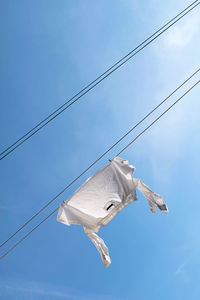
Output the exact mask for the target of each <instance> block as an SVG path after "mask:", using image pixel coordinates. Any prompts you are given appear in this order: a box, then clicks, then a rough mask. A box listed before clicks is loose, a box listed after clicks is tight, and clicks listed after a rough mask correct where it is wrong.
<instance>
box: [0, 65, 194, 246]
mask: <svg viewBox="0 0 200 300" xmlns="http://www.w3.org/2000/svg"><path fill="white" fill-rule="evenodd" d="M199 71H200V68H198V69H197V70H196V71H195V72H194V73H193V74H192V75H190V76H189V77H188V78H187V79H186V80H185V81H184V82H182V83H181V85H179V86H178V87H177V88H176V89H175V90H173V92H172V93H170V94H169V95H168V96H167V97H166V98H165V99H164V100H163V101H161V102H160V103H159V104H158V105H157V106H155V107H154V108H153V109H152V110H151V111H150V112H149V113H148V114H146V115H145V116H144V117H143V118H142V119H141V120H140V121H139V122H138V123H137V124H136V125H134V126H133V127H132V128H131V129H130V130H129V131H128V132H127V133H125V134H124V135H123V136H122V137H121V138H120V139H119V140H118V141H117V142H115V143H114V144H113V145H112V146H111V147H110V148H108V149H107V150H106V151H105V152H104V153H103V154H102V155H101V156H100V157H99V158H97V159H96V160H95V161H94V162H93V163H92V164H91V165H89V167H87V168H86V169H85V170H84V171H83V172H82V173H81V174H80V175H79V176H77V177H76V178H75V179H74V180H73V181H72V182H71V183H70V184H68V185H67V186H66V187H65V188H64V189H63V190H62V191H61V192H60V193H59V194H57V195H56V196H55V197H54V198H53V199H52V200H50V201H49V202H48V203H47V204H45V205H44V206H43V207H42V208H41V209H40V210H39V211H38V212H37V213H35V214H34V215H33V216H32V217H31V218H30V219H29V220H28V221H27V222H25V223H24V224H23V225H22V226H21V227H20V228H19V229H18V230H17V231H16V232H15V233H14V234H12V235H11V236H10V237H9V238H8V239H7V240H6V241H5V242H4V243H2V244H1V245H0V248H1V247H2V246H4V245H5V244H6V243H7V242H8V241H9V240H11V239H12V238H13V237H14V236H15V235H16V234H17V233H18V232H19V231H21V230H22V229H23V228H24V227H25V226H26V225H28V224H29V223H30V222H31V221H32V220H33V219H34V218H35V217H37V216H38V215H39V214H40V213H41V212H42V211H43V210H44V209H45V208H47V207H48V206H49V205H50V204H51V203H52V202H54V201H55V200H56V199H57V198H58V197H59V196H60V195H61V194H62V193H63V192H64V191H66V190H67V189H68V188H69V187H70V186H71V185H72V184H73V183H75V182H76V181H77V180H78V179H79V178H80V177H81V176H82V175H84V174H85V173H86V172H87V171H88V170H89V169H90V168H91V167H92V166H94V165H95V164H96V163H97V162H98V161H99V160H100V159H101V158H103V157H104V156H105V155H106V154H107V153H108V152H109V151H110V150H112V149H113V148H114V147H115V146H116V145H117V144H119V143H120V142H121V141H122V140H123V139H124V138H125V137H126V136H128V135H129V134H130V133H131V132H132V131H133V130H134V129H135V128H136V127H137V126H139V125H140V124H141V123H142V122H143V121H144V120H145V119H147V118H148V117H149V116H150V115H151V114H152V113H153V112H154V111H155V110H157V109H158V108H159V107H160V106H161V105H162V104H163V103H164V102H166V101H167V100H168V99H169V98H170V97H171V96H172V95H173V94H174V93H176V92H177V91H178V90H179V89H180V88H181V87H182V86H183V85H184V84H186V83H187V82H188V81H189V80H190V79H191V78H192V77H193V76H195V75H196V74H197V73H198V72H199ZM184 95H185V94H184ZM180 99H181V98H179V100H180ZM179 100H178V101H179ZM173 105H174V104H173ZM170 108H171V107H170ZM170 108H169V109H170ZM169 109H168V110H169ZM168 110H167V111H168ZM163 114H164V113H163ZM163 114H162V115H163ZM162 115H161V116H162ZM159 118H160V117H159ZM159 118H158V119H159ZM155 122H156V121H154V122H153V123H152V125H153V124H154V123H155ZM152 125H151V126H152ZM149 127H150V126H149ZM149 127H148V128H149ZM146 130H147V129H145V130H144V131H146ZM140 135H141V134H140ZM140 135H139V136H140ZM139 136H138V137H139ZM138 137H136V138H135V140H136V139H137V138H138ZM131 143H133V141H132V142H131ZM124 150H125V148H124ZM124 150H122V151H124ZM122 151H121V152H122ZM121 152H120V153H121ZM120 153H118V154H117V156H118V155H119V154H120Z"/></svg>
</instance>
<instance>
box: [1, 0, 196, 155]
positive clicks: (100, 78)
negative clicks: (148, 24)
mask: <svg viewBox="0 0 200 300" xmlns="http://www.w3.org/2000/svg"><path fill="white" fill-rule="evenodd" d="M195 3H196V4H195ZM194 4H195V5H194ZM199 4H200V3H199V0H196V1H194V2H193V3H191V4H190V5H189V6H188V7H186V8H185V9H184V10H183V11H181V12H180V13H179V14H178V15H176V16H175V17H174V18H172V19H171V20H170V21H168V22H167V23H166V24H165V25H163V26H162V27H161V28H160V29H158V30H157V31H156V32H155V33H153V34H152V35H151V36H149V37H148V38H147V39H146V40H145V41H143V42H142V43H141V44H139V45H138V46H137V47H136V48H134V49H133V50H132V51H130V52H129V53H128V54H127V55H125V56H124V57H123V58H122V59H120V60H119V61H118V62H116V63H115V64H114V65H113V66H111V67H110V68H109V69H107V70H106V71H105V72H104V73H102V74H101V75H100V76H98V77H97V78H96V79H95V80H94V81H92V82H91V83H90V84H88V85H87V86H86V87H85V88H83V89H82V90H81V91H80V92H78V93H77V94H76V95H75V96H73V97H72V98H71V99H69V100H68V101H67V102H65V103H64V104H63V105H62V106H60V107H59V108H58V109H56V110H55V111H54V112H53V113H51V114H50V115H49V116H47V117H46V118H45V119H44V120H42V121H41V122H40V123H38V124H37V125H36V126H35V127H33V128H32V129H31V130H29V131H28V132H27V133H26V134H24V135H23V136H22V137H21V138H19V139H18V140H17V141H16V142H14V143H13V144H12V145H11V146H9V147H8V148H7V149H5V150H4V151H3V152H1V153H0V156H1V157H0V160H2V159H3V158H5V157H6V156H7V155H9V154H10V153H11V152H13V151H14V150H15V149H16V148H18V147H19V146H20V145H22V144H23V143H24V142H25V141H27V140H28V139H29V138H31V137H32V136H33V135H34V134H36V133H37V132H38V131H39V130H40V129H42V128H43V127H44V126H46V125H47V124H48V123H50V122H51V121H52V120H54V119H55V118H56V117H57V116H59V115H60V114H61V113H62V112H64V111H65V110H66V109H67V108H69V107H70V106H71V105H72V104H74V103H75V102H76V101H78V100H79V99H80V98H82V97H83V96H84V95H85V94H87V93H88V92H89V91H90V90H91V89H93V88H94V87H95V86H97V85H98V84H99V83H101V82H102V81H103V80H104V79H106V78H107V77H108V76H110V75H111V74H112V73H113V72H114V71H116V70H117V69H119V68H120V67H121V66H122V65H124V64H125V63H126V62H127V61H129V60H130V59H131V58H132V57H134V56H135V55H136V54H137V53H139V52H140V51H141V50H143V49H144V48H145V47H147V46H148V45H149V44H150V43H152V42H153V41H154V40H155V39H157V38H158V37H159V36H160V35H162V34H163V33H164V32H165V31H166V30H168V29H169V28H170V27H171V26H173V25H174V24H175V23H177V22H178V21H179V20H180V19H182V18H183V17H184V16H185V15H187V14H188V13H189V12H190V11H192V10H193V9H194V8H195V7H197V6H198V5H199ZM177 18H178V19H177ZM175 19H176V20H175ZM174 20H175V21H174ZM173 21H174V22H173ZM171 22H173V23H171ZM170 23H171V24H170ZM169 24H170V25H169ZM167 25H169V26H167ZM166 26H167V27H166ZM165 27H166V28H165ZM164 28H165V29H164ZM162 29H163V30H162ZM161 30H162V31H161ZM160 31H161V32H160ZM158 32H160V33H158ZM157 33H158V34H157ZM142 45H143V46H142ZM141 46H142V47H141ZM140 47H141V48H140ZM139 48H140V49H139ZM137 49H138V50H137ZM136 50H137V51H136ZM135 51H136V52H135ZM133 52H135V53H133ZM104 75H105V76H104ZM72 100H73V101H72ZM66 105H67V106H66ZM65 106H66V107H65ZM43 123H44V124H43ZM40 125H41V126H40ZM35 129H36V130H35ZM20 141H21V142H20ZM19 142H20V143H19ZM15 145H16V146H15ZM14 146H15V147H14ZM11 148H12V149H11ZM8 150H9V151H8ZM3 154H4V155H3Z"/></svg>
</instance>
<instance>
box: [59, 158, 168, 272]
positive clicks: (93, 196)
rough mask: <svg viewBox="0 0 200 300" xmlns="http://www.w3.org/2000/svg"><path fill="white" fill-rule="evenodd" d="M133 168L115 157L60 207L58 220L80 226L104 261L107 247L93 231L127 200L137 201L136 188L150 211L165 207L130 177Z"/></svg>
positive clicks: (104, 261) (164, 209)
mask: <svg viewBox="0 0 200 300" xmlns="http://www.w3.org/2000/svg"><path fill="white" fill-rule="evenodd" d="M134 170H135V167H134V166H132V165H130V164H129V163H128V161H127V160H124V159H121V158H119V157H115V158H114V159H113V160H112V161H111V162H109V163H108V164H107V165H106V166H105V167H103V168H102V169H100V170H99V171H98V172H96V173H95V174H94V175H93V176H91V177H90V178H88V179H87V181H86V182H85V183H84V184H83V185H82V186H81V187H80V188H79V189H78V190H77V191H76V192H75V193H74V194H73V195H72V197H70V198H69V199H68V200H67V201H66V202H63V203H62V204H61V206H60V208H59V212H58V216H57V220H58V221H59V222H61V223H63V224H65V225H71V224H76V225H82V226H83V227H84V230H85V233H86V234H87V235H88V237H89V238H90V239H91V241H92V242H93V243H94V245H95V246H96V248H97V250H98V251H99V253H100V255H101V258H102V261H103V264H104V265H105V266H106V267H107V266H109V264H110V263H111V259H110V256H109V252H108V248H107V247H106V245H105V243H104V241H103V240H102V239H101V238H100V237H99V236H98V235H96V234H95V232H96V233H97V232H98V231H99V229H100V228H101V227H102V226H104V225H106V224H107V223H108V222H110V221H111V220H112V219H113V218H114V216H115V215H116V214H118V213H119V212H120V211H121V210H122V209H123V208H124V207H126V206H127V205H128V204H129V203H131V202H133V201H135V200H137V197H136V187H137V188H138V190H139V191H140V192H142V193H143V195H144V196H145V198H146V199H147V202H148V204H149V206H150V209H151V211H152V212H156V208H157V207H158V208H159V209H160V210H162V211H163V212H168V208H167V206H166V204H165V203H164V200H163V199H162V197H161V196H160V195H158V194H156V193H154V192H153V191H152V190H151V189H150V188H149V187H148V186H146V185H145V184H144V183H143V182H142V180H141V179H135V178H133V172H134Z"/></svg>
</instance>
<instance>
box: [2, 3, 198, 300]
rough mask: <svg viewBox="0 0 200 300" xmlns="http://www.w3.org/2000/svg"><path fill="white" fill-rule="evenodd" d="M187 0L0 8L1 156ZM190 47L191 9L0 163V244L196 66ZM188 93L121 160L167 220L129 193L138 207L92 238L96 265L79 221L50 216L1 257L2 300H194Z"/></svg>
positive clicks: (193, 116) (194, 200) (193, 126)
mask: <svg viewBox="0 0 200 300" xmlns="http://www.w3.org/2000/svg"><path fill="white" fill-rule="evenodd" d="M189 3H190V1H186V0H176V1H174V0H168V1H161V0H149V1H145V0H142V1H141V0H140V1H139V0H125V1H123V0H110V1H107V0H101V1H97V0H96V1H92V0H75V1H72V0H59V1H55V0H35V1H25V0H19V1H17V0H10V1H6V0H1V1H0V39H1V55H0V99H1V100H0V101H1V110H0V127H1V132H0V141H1V150H3V149H4V148H5V147H6V146H9V145H10V144H11V143H12V142H13V141H15V140H16V139H17V138H19V137H20V136H21V135H23V134H24V133H25V132H26V130H28V129H31V128H32V127H33V126H34V125H35V124H36V123H37V122H39V121H40V120H41V119H42V118H44V117H46V115H47V114H49V113H51V112H52V111H53V110H55V109H56V108H57V107H58V106H59V105H61V104H63V103H64V102H65V101H66V100H67V99H68V98H69V97H71V96H73V95H74V94H75V93H76V92H78V91H79V90H80V89H81V88H83V87H84V86H85V85H86V84H88V83H89V82H90V81H92V80H93V79H94V78H96V77H97V76H98V75H99V74H100V73H101V72H103V71H104V70H105V69H106V68H107V67H109V66H110V65H112V64H113V63H115V62H116V61H117V60H118V59H120V58H121V57H122V56H123V55H125V54H126V53H128V52H129V51H130V50H131V49H133V48H134V47H135V46H136V45H137V44H138V43H140V42H142V41H143V40H144V39H145V38H146V37H148V36H149V35H150V34H152V33H153V32H154V31H155V30H157V29H158V28H159V27H160V26H162V25H163V24H164V23H165V22H167V21H168V20H169V19H170V18H172V17H174V16H175V15H176V14H177V13H178V12H179V11H180V10H182V9H183V8H185V7H186V6H187V5H188V4H189ZM199 53H200V9H199V8H197V9H196V10H195V11H193V12H192V13H191V14H190V15H188V16H187V17H185V18H184V19H182V20H181V21H180V22H179V23H178V24H177V25H176V26H175V27H173V29H171V30H169V31H168V32H167V33H166V34H164V35H163V36H162V37H160V38H159V39H158V40H156V41H155V42H154V43H153V44H151V45H150V46H149V47H148V48H146V49H145V50H144V51H142V52H140V54H138V55H137V56H136V57H135V58H134V59H132V60H131V61H129V62H128V63H127V64H126V65H125V66H123V67H122V68H121V69H120V70H118V71H117V72H115V73H114V74H113V75H112V76H111V77H109V78H108V79H107V80H105V81H104V82H103V83H102V84H100V85H99V86H98V87H96V88H95V89H93V90H92V91H91V92H90V93H88V94H87V95H86V96H84V97H83V98H82V99H81V101H79V102H78V103H76V104H75V105H73V106H72V107H71V108H70V109H69V110H67V111H65V113H63V114H62V115H61V116H60V117H59V118H57V119H56V120H54V121H53V122H52V123H51V124H49V125H48V126H46V127H45V128H44V129H43V130H42V131H41V132H40V133H39V134H37V135H35V136H34V137H33V138H32V139H30V140H29V141H28V142H26V143H25V144H24V145H23V146H22V147H20V148H18V149H17V150H16V151H14V152H13V153H12V154H11V155H9V156H8V157H7V158H5V159H4V160H2V161H1V162H0V184H1V189H0V231H1V234H0V239H1V241H4V240H5V239H6V238H7V237H8V236H9V235H10V234H12V233H13V232H14V231H15V230H16V229H17V228H18V227H19V226H20V225H22V224H23V223H24V222H25V221H26V220H27V219H28V218H29V217H31V216H32V214H33V213H34V212H36V211H37V210H38V209H39V208H40V207H41V206H42V205H44V204H45V203H47V202H48V201H49V200H50V199H52V198H53V197H54V196H55V195H56V194H57V193H58V192H60V190H61V189H63V188H64V187H65V186H66V185H67V184H68V183H69V182H70V181H71V180H72V179H73V178H75V177H76V176H77V175H79V173H80V172H81V171H82V170H84V169H85V168H86V167H87V166H88V165H89V164H90V163H91V162H93V161H94V160H95V159H96V158H97V157H98V156H99V155H100V154H102V153H103V152H104V151H105V150H106V149H107V148H108V147H109V146H110V145H112V144H113V143H114V142H115V141H116V140H117V139H118V138H119V137H120V136H121V135H122V134H124V133H125V132H126V131H127V130H128V129H129V128H130V127H131V126H132V125H133V124H135V123H136V122H137V121H138V120H139V119H140V118H141V117H143V116H144V114H145V113H147V112H149V110H150V109H151V108H152V107H153V106H154V105H156V104H157V103H159V102H160V101H161V100H163V99H164V98H165V97H166V96H167V95H168V94H169V93H170V92H171V91H172V90H173V89H174V88H176V87H177V86H178V85H179V84H180V83H181V82H182V81H184V80H185V79H186V77H188V76H189V75H190V74H191V73H192V72H194V71H195V70H196V69H197V68H199ZM198 78H199V75H198V76H196V78H194V79H193V80H192V81H191V84H192V83H194V82H195V81H196V80H197V79H198ZM187 87H189V85H187ZM187 87H185V88H184V89H182V92H183V91H185V90H186V88H187ZM199 93H200V87H199V86H198V87H196V88H195V89H194V90H193V91H192V92H191V93H190V94H188V95H187V96H186V97H185V98H184V99H183V101H182V102H180V103H179V104H178V105H177V106H176V107H175V108H174V109H173V110H172V111H171V112H169V113H168V114H167V115H166V116H165V117H164V118H163V119H162V120H160V121H159V123H157V124H156V125H155V126H154V127H153V128H151V129H150V130H149V131H148V132H147V133H146V134H145V135H143V136H142V137H141V138H140V139H139V140H138V141H137V142H136V143H135V144H134V145H133V146H132V147H130V148H129V149H128V150H127V151H126V152H124V153H123V155H122V157H123V158H125V159H128V160H129V162H130V163H131V164H133V165H134V166H136V172H135V177H137V178H142V180H143V181H144V183H146V184H147V185H149V186H150V187H151V188H152V189H153V190H154V191H155V192H157V193H159V194H161V195H162V196H163V198H164V200H165V202H166V203H167V205H168V208H169V211H170V212H169V214H162V213H161V212H160V211H158V212H157V213H156V214H152V213H151V211H150V209H149V207H148V204H147V203H146V200H145V199H144V197H143V196H142V194H140V193H139V192H138V193H137V194H138V199H139V200H138V201H136V202H135V203H133V204H131V205H129V206H128V207H127V208H126V209H124V210H123V211H122V212H121V213H120V214H119V215H117V217H116V218H114V219H113V220H112V222H110V223H109V224H108V225H107V226H105V227H104V228H102V229H101V230H100V232H99V235H100V236H101V237H102V238H103V239H104V241H105V243H106V244H107V246H108V248H109V251H110V256H111V259H112V264H111V265H110V266H109V267H108V268H105V267H104V266H103V264H102V262H101V259H100V255H99V253H98V251H97V250H96V248H95V247H94V245H93V244H92V243H91V241H90V240H89V239H88V237H87V236H86V235H85V234H84V232H83V229H82V228H81V227H80V226H71V227H66V226H64V225H63V224H60V223H58V222H57V221H56V215H54V216H52V217H51V218H50V219H49V220H48V221H47V222H45V223H44V224H43V225H42V226H40V228H39V229H38V230H37V231H35V232H34V233H33V234H32V235H31V236H30V237H29V238H28V239H26V240H25V241H24V242H23V243H22V244H21V245H20V246H18V247H17V248H16V249H15V250H14V251H13V252H12V253H10V254H9V255H8V256H7V257H6V258H5V259H4V260H2V261H1V262H0V299H1V300H7V299H9V300H10V299H11V300H13V299H14V300H15V299H20V300H24V299H30V300H32V299H37V300H41V299H42V300H43V299H44V300H46V299H55V300H61V299H69V300H71V299H72V300H83V299H84V300H85V299H87V300H93V299H97V300H98V299H105V300H119V299H122V300H132V299H136V300H146V299H148V300H151V299H154V300H155V299H162V300H169V299H170V300H178V299H181V300H188V299H191V300H198V299H199V295H200V285H199V277H200V238H199V227H200V218H199V213H200V202H199V185H200V178H199V169H200V160H199V153H200V139H199V138H200V125H199V124H200V115H199V111H200V102H199V101H200V97H199ZM179 95H181V92H179V93H177V96H175V97H173V99H172V100H171V101H169V103H172V101H173V100H175V99H176V98H177V97H178V96H179ZM164 107H166V106H164ZM164 107H163V108H162V109H160V110H159V112H157V113H156V114H155V115H154V118H155V116H157V115H158V114H159V113H160V112H161V111H163V109H164ZM151 120H153V117H152V118H150V120H149V121H148V122H145V124H143V125H142V126H140V128H138V129H137V130H136V131H135V133H134V134H132V135H131V136H130V137H128V138H127V139H126V141H124V142H122V143H121V144H120V145H119V146H117V147H116V148H115V149H114V150H113V151H112V152H111V153H110V154H109V155H107V156H106V157H104V158H103V159H102V160H101V161H100V162H99V163H98V164H97V165H96V166H95V167H93V168H92V169H91V170H90V171H89V172H88V173H87V174H86V175H85V176H83V177H82V178H81V179H80V180H79V181H78V182H77V183H76V184H74V185H73V187H71V188H70V189H69V190H68V191H66V192H65V193H64V194H63V195H62V196H61V197H60V198H59V199H57V201H55V203H54V204H52V206H51V207H49V208H48V209H47V211H46V212H45V213H44V214H42V215H41V216H40V217H39V218H38V219H37V220H35V221H34V222H33V223H32V225H31V226H33V225H35V224H37V222H38V221H40V220H41V219H42V218H43V217H45V216H46V215H47V214H48V213H49V212H50V211H51V210H52V209H53V208H54V207H56V206H58V205H59V203H61V201H62V200H63V199H64V200H65V199H67V198H68V197H69V196H70V195H72V193H73V192H74V191H75V190H76V189H77V188H78V187H79V186H80V184H82V183H83V182H84V181H85V180H86V179H87V177H89V176H90V175H91V174H93V173H94V172H95V171H97V170H98V169H99V168H101V167H102V166H103V165H105V164H106V163H107V162H108V159H109V158H112V157H113V156H114V155H115V154H116V153H117V152H119V150H120V149H121V148H122V146H124V145H125V144H126V143H127V142H128V141H130V140H131V139H132V138H133V137H134V136H135V135H136V134H137V133H138V132H139V131H140V130H142V129H143V128H144V126H145V125H146V124H148V123H149V122H150V121H151ZM31 226H28V228H27V230H28V229H30V228H32V227H31ZM26 232H27V231H26V230H25V231H23V232H22V233H20V234H19V236H18V237H22V236H23V234H24V233H26ZM14 241H17V239H14ZM11 245H12V243H10V244H9V245H8V246H11ZM4 249H6V248H4Z"/></svg>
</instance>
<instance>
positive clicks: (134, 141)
mask: <svg viewBox="0 0 200 300" xmlns="http://www.w3.org/2000/svg"><path fill="white" fill-rule="evenodd" d="M199 82H200V80H198V81H197V82H196V83H195V84H194V85H193V86H192V87H190V88H189V89H188V90H187V91H186V92H185V93H184V94H183V95H182V96H180V97H179V98H178V99H177V100H176V101H175V102H174V103H173V104H172V105H170V106H169V107H168V108H167V109H166V110H165V111H164V112H163V113H162V114H161V115H159V117H157V118H156V119H155V120H154V121H153V122H152V123H150V125H148V126H147V127H146V128H145V129H144V130H143V131H142V132H141V133H139V134H138V135H137V136H136V137H135V138H134V139H133V140H132V141H131V142H130V143H128V144H127V145H126V146H125V147H124V148H123V149H122V150H121V151H120V152H119V153H118V154H117V155H116V156H119V155H120V154H121V153H122V152H123V151H125V150H126V149H127V148H128V147H129V146H130V145H132V144H133V143H134V142H135V141H136V140H137V139H138V138H139V137H140V136H141V135H142V134H143V133H145V132H146V131H147V130H148V129H149V128H150V127H151V126H152V125H153V124H155V123H156V122H157V121H158V120H159V119H160V118H161V117H162V116H163V115H165V114H166V113H167V112H168V111H169V110H170V109H171V108H172V107H173V106H175V105H176V104H177V103H178V102H179V101H180V100H181V99H182V98H183V97H184V96H185V95H187V94H188V93H189V92H190V91H191V90H192V89H193V88H194V87H195V86H197V84H199ZM168 97H169V96H168ZM162 102H163V101H162ZM129 133H130V131H129ZM127 134H128V133H126V135H127ZM126 135H124V137H125V136H126ZM121 139H122V138H121ZM121 139H120V140H121ZM117 143H118V142H117ZM117 143H115V144H114V145H113V146H111V147H110V148H109V149H108V150H107V151H106V152H105V153H104V154H103V155H101V156H100V157H99V158H98V159H97V160H96V161H95V162H94V163H92V164H91V165H90V166H89V167H88V168H87V169H85V171H83V172H82V173H81V174H80V175H79V176H78V177H76V178H75V179H74V180H73V181H72V182H71V183H70V184H69V185H68V186H67V187H66V188H65V189H63V191H62V192H60V193H59V194H58V195H57V196H56V197H55V198H54V199H56V198H57V197H58V196H59V195H61V194H62V193H63V192H64V191H65V190H66V189H67V188H68V187H69V186H70V185H72V184H73V183H74V182H75V181H76V180H77V179H78V178H80V177H81V176H82V175H83V174H84V173H85V172H87V170H89V169H90V168H91V167H92V166H93V165H94V164H95V163H96V162H97V161H99V160H100V159H101V158H102V157H103V156H104V155H105V154H106V153H108V152H109V151H110V150H111V149H112V148H113V147H114V146H115V145H116V144H117ZM52 201H53V199H52V200H51V201H50V202H49V204H50V203H51V202H52ZM47 206H48V205H46V207H47ZM58 209H59V207H57V208H56V209H54V210H53V211H52V212H51V213H50V214H49V215H48V216H47V217H46V218H45V219H43V220H42V221H41V222H40V223H39V224H38V225H37V226H35V227H34V228H33V229H32V230H31V231H29V232H28V233H27V234H26V235H25V236H24V237H23V238H22V239H20V240H19V241H18V242H17V243H16V244H15V245H14V246H13V247H11V248H10V249H9V250H8V251H6V252H5V253H4V254H3V255H2V256H1V257H0V259H2V258H4V257H5V256H6V255H7V254H8V253H9V252H11V251H12V250H13V249H14V248H15V247H17V245H19V244H20V243H21V242H22V241H23V240H24V239H25V238H26V237H28V236H29V235H30V234H31V233H32V232H33V231H34V230H35V229H37V228H38V227H39V226H40V225H41V224H42V223H44V222H45V221H46V220H47V219H48V218H49V217H50V216H51V215H53V214H54V213H55V212H56V211H57V210H58ZM18 231H19V230H18ZM5 243H6V242H5ZM5 243H4V244H5Z"/></svg>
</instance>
